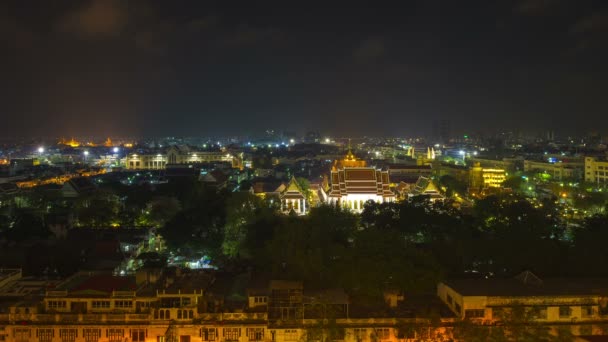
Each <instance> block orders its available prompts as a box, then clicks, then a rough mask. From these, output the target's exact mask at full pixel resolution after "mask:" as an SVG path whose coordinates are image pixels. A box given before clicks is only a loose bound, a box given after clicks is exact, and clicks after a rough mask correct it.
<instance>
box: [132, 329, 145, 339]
mask: <svg viewBox="0 0 608 342" xmlns="http://www.w3.org/2000/svg"><path fill="white" fill-rule="evenodd" d="M131 341H132V342H144V341H146V329H131Z"/></svg>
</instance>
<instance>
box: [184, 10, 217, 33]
mask: <svg viewBox="0 0 608 342" xmlns="http://www.w3.org/2000/svg"><path fill="white" fill-rule="evenodd" d="M219 23H220V17H219V16H217V15H214V14H211V15H207V16H205V17H203V18H196V19H193V20H192V21H190V22H189V23H188V29H189V30H190V31H191V32H195V33H198V32H201V31H205V30H208V29H210V28H215V27H217V25H218V24H219Z"/></svg>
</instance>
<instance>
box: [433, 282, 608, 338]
mask: <svg viewBox="0 0 608 342" xmlns="http://www.w3.org/2000/svg"><path fill="white" fill-rule="evenodd" d="M437 296H438V297H439V298H440V299H441V300H442V301H443V302H444V303H445V304H446V305H447V306H448V307H449V308H450V309H451V310H452V312H454V314H456V315H457V316H458V317H459V318H462V319H465V318H466V319H470V320H472V321H474V322H476V323H480V324H490V325H495V324H504V323H505V321H508V320H514V319H519V320H520V321H521V322H523V323H525V324H546V325H552V324H562V325H571V328H572V332H573V333H574V334H577V335H592V334H597V333H598V332H599V325H603V324H606V322H607V321H608V279H584V278H577V279H563V278H547V279H541V278H539V277H537V276H536V275H534V274H533V273H531V272H529V271H526V272H523V273H521V274H519V275H518V276H516V277H514V278H510V279H498V278H490V279H485V278H484V279H481V278H476V279H452V280H447V281H445V282H441V283H439V285H438V286H437ZM515 308H519V309H522V310H521V313H522V314H523V315H524V317H518V318H514V317H513V316H512V315H513V314H514V310H515Z"/></svg>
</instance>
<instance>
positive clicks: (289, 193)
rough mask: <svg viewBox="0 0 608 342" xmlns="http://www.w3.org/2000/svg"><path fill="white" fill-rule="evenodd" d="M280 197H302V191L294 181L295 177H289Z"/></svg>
mask: <svg viewBox="0 0 608 342" xmlns="http://www.w3.org/2000/svg"><path fill="white" fill-rule="evenodd" d="M281 198H284V199H304V198H305V197H304V191H303V190H302V188H301V187H300V185H299V184H298V182H297V181H296V179H295V177H291V180H290V181H289V184H287V186H286V187H285V190H283V192H281Z"/></svg>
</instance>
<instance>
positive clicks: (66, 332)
mask: <svg viewBox="0 0 608 342" xmlns="http://www.w3.org/2000/svg"><path fill="white" fill-rule="evenodd" d="M59 337H61V341H62V342H74V341H76V338H77V337H78V329H59Z"/></svg>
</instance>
